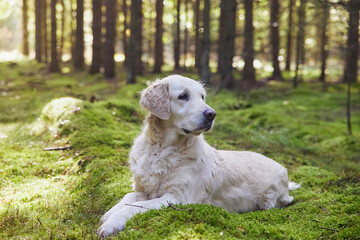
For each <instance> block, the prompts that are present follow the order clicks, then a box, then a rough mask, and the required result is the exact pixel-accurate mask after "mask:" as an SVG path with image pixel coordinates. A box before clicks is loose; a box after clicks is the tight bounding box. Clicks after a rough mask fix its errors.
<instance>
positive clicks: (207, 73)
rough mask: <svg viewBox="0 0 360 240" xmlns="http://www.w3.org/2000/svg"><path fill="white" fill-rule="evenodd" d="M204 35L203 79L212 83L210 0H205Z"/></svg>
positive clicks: (202, 54)
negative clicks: (210, 65) (210, 66)
mask: <svg viewBox="0 0 360 240" xmlns="http://www.w3.org/2000/svg"><path fill="white" fill-rule="evenodd" d="M203 28H204V32H203V37H202V48H201V50H202V53H201V80H202V81H204V83H205V84H209V83H210V68H209V55H210V0H205V1H204V10H203Z"/></svg>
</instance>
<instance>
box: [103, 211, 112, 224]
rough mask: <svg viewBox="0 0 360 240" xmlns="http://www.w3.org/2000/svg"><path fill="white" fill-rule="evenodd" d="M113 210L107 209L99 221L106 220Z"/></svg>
mask: <svg viewBox="0 0 360 240" xmlns="http://www.w3.org/2000/svg"><path fill="white" fill-rule="evenodd" d="M113 212H114V211H111V210H109V211H107V212H106V213H105V214H104V215H103V216H102V217H101V218H100V223H104V222H106V220H108V218H109V217H110V216H111V214H112V213H113Z"/></svg>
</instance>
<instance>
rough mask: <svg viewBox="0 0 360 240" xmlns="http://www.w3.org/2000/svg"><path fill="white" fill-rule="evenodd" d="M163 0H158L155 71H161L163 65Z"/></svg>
mask: <svg viewBox="0 0 360 240" xmlns="http://www.w3.org/2000/svg"><path fill="white" fill-rule="evenodd" d="M163 12H164V4H163V0H156V33H155V64H154V71H153V72H154V73H160V72H161V66H162V65H163V40H162V37H163Z"/></svg>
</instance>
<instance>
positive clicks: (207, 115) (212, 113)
mask: <svg viewBox="0 0 360 240" xmlns="http://www.w3.org/2000/svg"><path fill="white" fill-rule="evenodd" d="M203 114H204V117H205V118H206V119H207V120H208V121H212V120H214V118H215V116H216V112H215V111H214V110H212V109H206V110H205V111H204V112H203Z"/></svg>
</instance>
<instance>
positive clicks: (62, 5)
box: [58, 0, 66, 62]
mask: <svg viewBox="0 0 360 240" xmlns="http://www.w3.org/2000/svg"><path fill="white" fill-rule="evenodd" d="M60 3H61V8H62V10H61V36H60V48H59V54H58V55H59V56H58V57H59V60H60V62H62V56H63V52H64V42H65V16H66V14H65V3H64V0H60Z"/></svg>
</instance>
